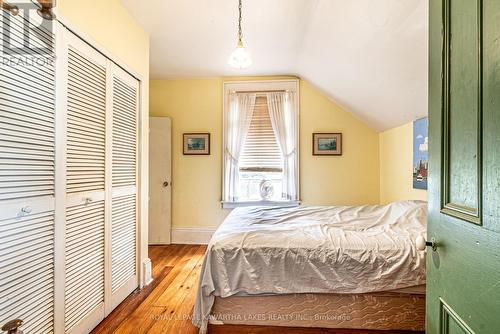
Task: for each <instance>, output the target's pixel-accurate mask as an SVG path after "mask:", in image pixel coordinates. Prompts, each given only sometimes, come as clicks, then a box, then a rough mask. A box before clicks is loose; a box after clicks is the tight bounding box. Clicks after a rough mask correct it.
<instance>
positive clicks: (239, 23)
mask: <svg viewBox="0 0 500 334" xmlns="http://www.w3.org/2000/svg"><path fill="white" fill-rule="evenodd" d="M241 8H242V5H241V0H239V5H238V12H239V18H238V42H239V43H243V31H242V29H241Z"/></svg>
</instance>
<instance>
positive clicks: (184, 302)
mask: <svg viewBox="0 0 500 334" xmlns="http://www.w3.org/2000/svg"><path fill="white" fill-rule="evenodd" d="M205 250H206V247H201V248H200V250H199V254H200V257H199V259H198V262H197V263H196V264H195V266H194V267H193V269H192V270H191V273H189V275H188V276H187V277H186V279H185V280H184V281H183V282H182V284H181V285H180V286H179V287H178V289H177V291H176V290H175V288H176V286H175V285H174V284H172V289H171V291H172V293H175V295H174V296H172V297H171V299H169V302H168V304H169V305H168V307H169V310H170V315H171V316H172V319H171V320H170V321H168V322H166V323H163V324H162V323H158V324H157V326H154V327H153V328H151V333H156V332H155V331H154V330H155V329H158V333H196V332H197V329H196V328H195V327H194V326H193V325H192V324H191V315H192V314H193V306H194V302H195V299H196V290H197V286H198V278H199V276H200V272H201V266H202V264H203V258H204V254H205ZM163 297H167V296H162V297H161V298H163ZM159 302H160V300H159Z"/></svg>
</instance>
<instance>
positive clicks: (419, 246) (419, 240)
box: [415, 235, 437, 251]
mask: <svg viewBox="0 0 500 334" xmlns="http://www.w3.org/2000/svg"><path fill="white" fill-rule="evenodd" d="M415 243H416V245H417V249H418V250H420V251H423V250H425V247H431V248H432V250H433V251H436V250H437V243H436V239H435V238H432V239H431V241H426V240H425V239H424V237H423V236H421V235H419V236H418V237H417V239H416V240H415Z"/></svg>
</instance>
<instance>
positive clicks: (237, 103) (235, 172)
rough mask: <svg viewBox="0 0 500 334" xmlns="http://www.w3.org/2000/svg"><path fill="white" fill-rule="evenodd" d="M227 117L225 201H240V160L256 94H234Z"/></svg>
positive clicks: (231, 96) (231, 97)
mask: <svg viewBox="0 0 500 334" xmlns="http://www.w3.org/2000/svg"><path fill="white" fill-rule="evenodd" d="M229 98H230V101H229V112H228V113H227V117H226V140H225V141H226V147H225V149H224V159H225V168H224V201H226V202H235V201H237V200H238V184H239V159H240V154H241V150H242V148H243V144H244V143H245V138H246V136H247V133H248V129H249V128H250V123H251V121H252V115H253V110H254V107H255V98H256V94H249V93H248V94H247V93H232V94H231V95H230V97H229Z"/></svg>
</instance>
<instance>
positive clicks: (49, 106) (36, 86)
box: [0, 10, 55, 333]
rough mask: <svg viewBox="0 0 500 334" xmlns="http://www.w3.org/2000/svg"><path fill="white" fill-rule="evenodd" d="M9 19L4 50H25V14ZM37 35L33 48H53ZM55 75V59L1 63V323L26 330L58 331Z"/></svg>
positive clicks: (0, 15) (2, 14)
mask: <svg viewBox="0 0 500 334" xmlns="http://www.w3.org/2000/svg"><path fill="white" fill-rule="evenodd" d="M3 20H9V21H8V22H10V23H9V24H10V29H11V30H10V32H8V31H7V30H4V31H3V33H0V45H1V46H5V45H7V44H5V43H4V39H5V38H10V43H11V44H12V45H15V46H19V45H23V43H24V42H25V40H24V34H23V31H24V22H23V21H24V19H23V16H22V15H18V16H12V15H10V14H9V13H8V12H7V11H4V10H0V24H3V23H6V22H4V21H3ZM6 24H7V23H6ZM37 30H38V34H39V35H38V37H36V35H37V34H32V35H31V37H32V38H33V39H32V40H31V42H30V45H31V46H33V47H50V46H52V45H53V40H52V35H51V34H50V33H49V32H47V31H45V30H43V29H42V28H37ZM0 49H2V47H0ZM2 50H4V49H2ZM5 52H6V53H5V54H3V55H5V56H6V57H7V59H8V57H9V55H10V54H9V53H8V52H7V50H5ZM54 75H55V68H54V66H53V64H52V63H50V62H47V63H46V64H41V63H37V64H31V66H23V65H19V66H10V65H8V64H4V65H3V66H0V326H1V325H3V324H5V323H6V322H8V321H10V320H13V319H17V318H19V319H22V320H23V321H24V325H23V327H22V329H23V331H25V333H52V332H53V331H54V265H53V264H54V238H55V237H54V229H55V222H54V209H55V206H54V204H55V201H54V196H55V184H54V182H55V181H54V180H55V130H54V128H55V86H54Z"/></svg>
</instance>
